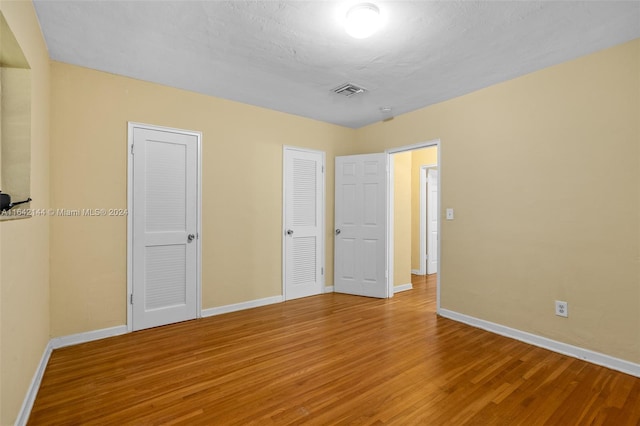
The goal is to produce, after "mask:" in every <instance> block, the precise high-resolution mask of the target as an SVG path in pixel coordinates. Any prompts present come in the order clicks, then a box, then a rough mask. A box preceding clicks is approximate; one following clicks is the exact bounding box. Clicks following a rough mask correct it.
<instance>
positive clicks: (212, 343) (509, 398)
mask: <svg viewBox="0 0 640 426" xmlns="http://www.w3.org/2000/svg"><path fill="white" fill-rule="evenodd" d="M29 424H31V425H54V424H64V425H80V424H82V425H85V424H96V425H125V424H135V425H138V424H139V425H147V424H154V425H155V424H164V425H173V424H184V425H245V424H259V425H271V424H275V425H284V424H312V425H328V424H376V425H383V424H397V425H418V424H424V425H464V424H469V425H520V424H522V425H537V424H547V425H589V424H607V425H615V426H618V425H639V424H640V379H639V378H635V377H632V376H629V375H626V374H622V373H618V372H615V371H612V370H609V369H606V368H603V367H598V366H596V365H592V364H589V363H586V362H584V361H580V360H577V359H574V358H569V357H567V356H563V355H560V354H556V353H553V352H550V351H547V350H544V349H540V348H537V347H534V346H529V345H527V344H524V343H521V342H518V341H515V340H511V339H509V338H506V337H502V336H498V335H494V334H491V333H488V332H485V331H482V330H479V329H475V328H472V327H469V326H466V325H464V324H460V323H457V322H455V321H452V320H448V319H445V318H439V317H437V316H436V315H435V278H434V277H433V276H432V277H429V278H427V279H425V278H422V277H416V276H414V289H413V290H411V291H406V292H403V293H399V294H396V296H395V297H394V298H392V299H388V300H379V299H368V298H364V297H357V296H347V295H342V294H326V295H321V296H314V297H309V298H305V299H299V300H294V301H288V302H285V303H281V304H276V305H270V306H265V307H261V308H255V309H251V310H247V311H242V312H235V313H230V314H225V315H220V316H216V317H210V318H205V319H199V320H194V321H188V322H184V323H180V324H174V325H170V326H165V327H160V328H155V329H150V330H143V331H139V332H135V333H130V334H127V335H123V336H118V337H113V338H109V339H105V340H101V341H96V342H91V343H86V344H82V345H77V346H72V347H67V348H62V349H58V350H55V351H54V352H53V354H52V356H51V359H50V361H49V365H48V367H47V370H46V372H45V375H44V378H43V382H42V386H41V388H40V392H39V394H38V396H37V399H36V402H35V405H34V408H33V411H32V413H31V418H30V420H29Z"/></svg>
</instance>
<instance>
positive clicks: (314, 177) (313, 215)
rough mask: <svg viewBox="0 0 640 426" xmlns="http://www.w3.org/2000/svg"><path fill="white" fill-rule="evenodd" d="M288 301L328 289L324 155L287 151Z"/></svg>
mask: <svg viewBox="0 0 640 426" xmlns="http://www.w3.org/2000/svg"><path fill="white" fill-rule="evenodd" d="M283 222H284V230H283V231H284V232H283V234H284V237H283V238H284V240H283V247H284V257H283V259H284V266H283V271H284V297H285V300H290V299H297V298H300V297H306V296H312V295H316V294H320V293H322V290H323V287H324V255H323V253H324V237H323V235H324V153H322V152H318V151H310V150H303V149H296V148H291V147H285V149H284V220H283Z"/></svg>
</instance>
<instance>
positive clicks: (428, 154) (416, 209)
mask: <svg viewBox="0 0 640 426" xmlns="http://www.w3.org/2000/svg"><path fill="white" fill-rule="evenodd" d="M411 153H412V155H411V269H416V270H419V269H420V166H428V165H431V164H438V148H437V147H435V146H434V147H431V148H423V149H417V150H414V151H411ZM426 232H427V231H426V230H425V233H426Z"/></svg>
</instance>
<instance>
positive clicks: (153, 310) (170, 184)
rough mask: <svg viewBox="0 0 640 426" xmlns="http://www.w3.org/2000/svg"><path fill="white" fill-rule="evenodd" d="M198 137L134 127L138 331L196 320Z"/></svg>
mask: <svg viewBox="0 0 640 426" xmlns="http://www.w3.org/2000/svg"><path fill="white" fill-rule="evenodd" d="M198 144H199V137H198V135H196V134H191V133H180V132H178V131H168V130H154V129H149V128H136V127H134V128H133V148H132V154H131V155H133V209H132V210H133V211H132V214H133V232H132V234H133V235H132V236H133V241H132V246H133V257H132V269H133V270H132V275H133V285H132V287H133V294H132V300H131V301H132V303H133V310H132V312H133V319H132V322H133V329H134V330H140V329H143V328H149V327H155V326H159V325H164V324H169V323H174V322H179V321H184V320H188V319H193V318H196V316H197V309H198V307H197V288H198V286H197V279H198V278H197V275H198V274H197V268H198V265H197V241H196V238H197V237H198V229H197V226H198V199H197V197H198V178H197V176H198Z"/></svg>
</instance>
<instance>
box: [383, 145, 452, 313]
mask: <svg viewBox="0 0 640 426" xmlns="http://www.w3.org/2000/svg"><path fill="white" fill-rule="evenodd" d="M433 146H435V147H436V148H437V149H438V153H437V165H438V174H439V177H440V176H442V160H441V157H442V150H441V149H440V147H441V143H440V139H433V140H430V141H426V142H418V143H415V144H412V145H404V146H400V147H397V148H389V149H386V150H385V153H386V154H387V171H388V178H387V265H388V269H387V274H388V278H387V291H388V293H389V297H393V292H394V291H393V268H394V265H393V253H394V248H393V236H394V217H393V205H394V193H393V184H394V173H393V161H391V155H393V154H397V153H400V152H406V151H415V150H417V149H422V148H430V147H433ZM441 187H442V179H438V212H440V210H442V207H441V206H442V203H441V199H442V191H441ZM440 216H441V215H440ZM439 219H440V218H439ZM441 226H442V221H441V220H438V235H441V233H440V230H441ZM441 242H442V238H438V276H437V278H436V313H439V312H440V277H441V271H442V269H441V267H440V264H441V261H442V255H441V253H442V251H441Z"/></svg>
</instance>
